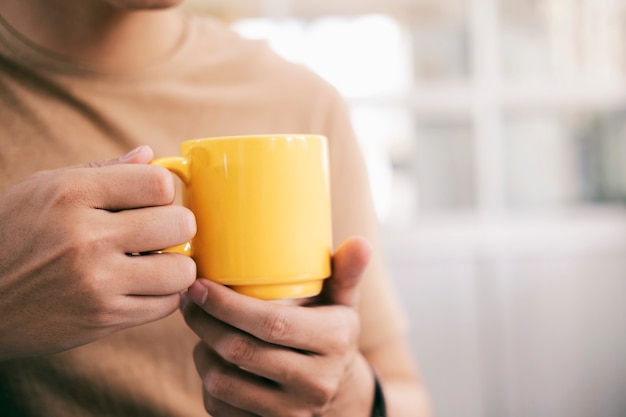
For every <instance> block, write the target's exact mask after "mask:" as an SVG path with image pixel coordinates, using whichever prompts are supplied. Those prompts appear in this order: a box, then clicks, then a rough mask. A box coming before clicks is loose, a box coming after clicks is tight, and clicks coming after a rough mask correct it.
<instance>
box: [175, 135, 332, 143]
mask: <svg viewBox="0 0 626 417" xmlns="http://www.w3.org/2000/svg"><path fill="white" fill-rule="evenodd" d="M290 138H291V139H321V140H327V138H326V136H325V135H322V134H316V133H263V134H251V135H230V136H228V135H227V136H207V137H201V138H194V139H187V140H184V141H183V142H182V144H191V143H200V142H210V141H220V140H235V139H239V140H244V139H245V140H268V139H290Z"/></svg>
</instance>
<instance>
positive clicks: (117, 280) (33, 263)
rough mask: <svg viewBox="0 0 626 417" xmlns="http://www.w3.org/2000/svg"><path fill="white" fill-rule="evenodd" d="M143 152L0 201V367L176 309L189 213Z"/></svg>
mask: <svg viewBox="0 0 626 417" xmlns="http://www.w3.org/2000/svg"><path fill="white" fill-rule="evenodd" d="M152 157H153V154H152V151H151V150H150V148H148V147H140V148H138V149H136V150H135V151H134V152H131V153H130V154H128V155H126V156H124V157H122V158H119V159H117V160H112V161H101V162H93V163H90V164H87V165H84V166H75V167H69V168H63V169H59V170H54V171H45V172H40V173H37V174H35V175H33V176H31V177H30V178H28V179H26V180H25V181H23V182H21V183H19V184H17V185H15V186H13V187H12V188H10V189H9V190H7V191H6V192H5V193H4V194H2V195H0V230H1V234H0V360H2V359H8V358H12V357H20V356H22V357H23V356H32V355H40V354H50V353H55V352H59V351H63V350H67V349H70V348H73V347H77V346H80V345H82V344H85V343H89V342H92V341H94V340H97V339H99V338H102V337H104V336H107V335H109V334H111V333H113V332H115V331H118V330H121V329H124V328H128V327H132V326H136V325H140V324H143V323H148V322H151V321H154V320H157V319H160V318H162V317H165V316H167V315H169V314H170V313H172V312H174V311H175V310H177V308H178V306H179V302H180V292H182V291H184V290H186V289H187V288H188V287H189V286H191V284H192V283H193V282H194V280H195V278H196V267H195V263H194V262H193V260H192V259H191V258H189V257H187V256H184V255H179V254H175V253H162V254H161V253H160V254H156V253H153V254H149V255H143V256H134V255H132V254H138V253H149V252H153V251H157V250H159V249H163V248H167V247H171V246H176V245H178V244H181V243H184V242H186V241H188V240H190V239H191V238H192V237H193V235H194V234H195V232H196V226H195V219H194V217H193V214H192V213H191V212H190V211H189V210H187V209H185V208H183V207H180V206H176V205H172V204H171V203H172V201H173V200H174V194H175V186H174V181H173V179H172V176H171V175H170V173H169V172H168V171H167V170H165V169H164V168H161V167H158V166H153V165H147V163H148V162H150V160H151V159H152Z"/></svg>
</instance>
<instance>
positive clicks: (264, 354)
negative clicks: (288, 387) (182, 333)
mask: <svg viewBox="0 0 626 417" xmlns="http://www.w3.org/2000/svg"><path fill="white" fill-rule="evenodd" d="M183 315H184V317H185V321H186V322H187V324H188V325H189V327H190V328H191V329H192V330H193V331H194V332H195V333H196V334H197V335H198V336H199V337H200V339H201V340H203V341H204V342H205V343H206V345H207V346H209V347H210V348H211V350H212V351H214V352H215V353H216V354H217V355H219V356H220V358H222V359H223V360H224V361H225V362H227V363H230V364H233V365H236V366H238V367H240V368H243V369H246V370H248V371H249V372H251V373H253V374H255V375H259V376H262V377H264V378H267V379H269V380H272V381H276V382H278V383H281V384H286V383H295V382H297V381H302V380H306V377H307V376H309V377H310V372H309V371H310V370H311V369H312V362H313V358H314V356H312V355H309V354H306V353H302V352H301V351H296V350H293V349H291V348H288V347H284V346H278V345H273V344H269V343H267V342H264V341H262V340H260V339H257V338H256V337H254V336H252V335H250V334H248V333H246V332H243V331H241V330H239V329H236V328H234V327H232V326H230V325H228V324H226V323H224V322H222V321H220V320H217V319H215V318H214V317H212V316H210V315H208V314H206V313H205V312H204V311H203V310H202V309H200V307H198V306H197V305H195V304H193V303H190V304H188V305H187V306H186V307H185V308H184V310H183ZM286 370H289V371H288V372H287V371H286Z"/></svg>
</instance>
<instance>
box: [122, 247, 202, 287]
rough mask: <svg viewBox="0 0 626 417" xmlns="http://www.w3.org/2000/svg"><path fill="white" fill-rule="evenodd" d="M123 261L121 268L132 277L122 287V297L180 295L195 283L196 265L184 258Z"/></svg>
mask: <svg viewBox="0 0 626 417" xmlns="http://www.w3.org/2000/svg"><path fill="white" fill-rule="evenodd" d="M120 258H121V262H120V268H122V270H125V271H127V274H129V275H131V276H130V277H129V278H128V279H126V280H124V281H123V283H122V285H123V287H122V288H120V293H121V294H123V295H171V294H178V293H180V292H183V291H185V290H186V289H187V288H189V287H190V286H191V285H192V284H193V282H194V281H195V280H196V264H195V262H194V261H193V260H192V259H191V258H189V257H188V256H185V255H179V254H176V253H161V254H151V255H141V256H127V255H120Z"/></svg>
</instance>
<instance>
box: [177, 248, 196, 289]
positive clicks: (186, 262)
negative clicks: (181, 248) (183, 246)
mask: <svg viewBox="0 0 626 417" xmlns="http://www.w3.org/2000/svg"><path fill="white" fill-rule="evenodd" d="M176 258H178V259H179V261H178V262H179V263H180V265H179V267H178V271H179V274H180V277H181V281H182V282H181V291H183V290H186V289H187V288H189V287H190V286H191V285H192V284H193V283H194V281H195V280H196V278H197V270H196V268H197V267H196V263H195V262H194V261H193V259H191V258H190V257H188V256H183V255H177V256H176Z"/></svg>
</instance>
